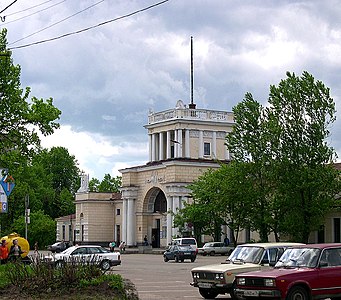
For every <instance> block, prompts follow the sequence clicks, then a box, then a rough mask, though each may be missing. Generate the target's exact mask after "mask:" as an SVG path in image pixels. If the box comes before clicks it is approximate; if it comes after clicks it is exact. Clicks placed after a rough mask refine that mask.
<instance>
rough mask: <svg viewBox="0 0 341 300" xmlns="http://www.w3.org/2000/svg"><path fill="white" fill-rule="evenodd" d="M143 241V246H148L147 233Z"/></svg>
mask: <svg viewBox="0 0 341 300" xmlns="http://www.w3.org/2000/svg"><path fill="white" fill-rule="evenodd" d="M143 243H144V245H145V246H148V238H147V235H145V236H144V239H143Z"/></svg>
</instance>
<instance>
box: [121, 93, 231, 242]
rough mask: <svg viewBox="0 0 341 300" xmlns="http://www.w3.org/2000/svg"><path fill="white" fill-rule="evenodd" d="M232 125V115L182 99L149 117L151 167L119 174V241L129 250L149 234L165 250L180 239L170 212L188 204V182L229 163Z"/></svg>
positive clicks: (136, 168) (135, 168)
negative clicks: (226, 143)
mask: <svg viewBox="0 0 341 300" xmlns="http://www.w3.org/2000/svg"><path fill="white" fill-rule="evenodd" d="M191 107H193V106H191ZM233 124H234V122H233V114H232V113H231V112H226V111H218V110H208V109H196V108H190V107H186V105H184V103H183V102H182V101H181V100H179V101H177V103H176V106H175V108H174V109H169V110H165V111H161V112H155V113H154V112H150V113H149V116H148V124H147V125H145V126H144V127H145V128H146V129H147V130H148V137H149V161H148V163H147V164H145V165H142V166H136V167H132V168H126V169H123V170H120V172H121V173H122V189H121V191H122V201H123V203H122V216H121V217H122V225H121V227H122V228H121V239H122V240H123V241H126V244H127V245H128V246H136V245H140V244H142V243H143V238H144V236H145V235H147V237H148V240H149V241H150V242H151V243H152V245H153V247H163V246H166V245H167V244H169V243H170V242H171V240H172V238H173V237H174V236H177V235H179V231H178V229H177V228H173V216H172V214H170V213H169V212H170V211H172V212H175V213H176V211H177V210H178V209H181V208H182V207H183V203H184V202H188V201H190V199H189V196H190V191H189V190H188V188H187V186H188V184H190V183H192V182H193V181H194V180H195V179H197V178H198V177H199V176H200V175H202V174H203V173H204V172H205V171H206V170H207V169H209V168H218V167H219V164H218V163H217V161H229V160H230V154H229V152H228V150H227V147H226V145H225V137H226V135H227V133H228V132H230V131H231V130H232V126H233ZM188 230H189V231H191V228H188Z"/></svg>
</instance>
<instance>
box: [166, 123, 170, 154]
mask: <svg viewBox="0 0 341 300" xmlns="http://www.w3.org/2000/svg"><path fill="white" fill-rule="evenodd" d="M170 140H171V131H170V130H168V131H167V141H166V144H167V149H166V152H167V153H166V154H167V156H166V158H167V159H168V158H171V141H170Z"/></svg>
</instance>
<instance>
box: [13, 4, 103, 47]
mask: <svg viewBox="0 0 341 300" xmlns="http://www.w3.org/2000/svg"><path fill="white" fill-rule="evenodd" d="M103 1H104V0H101V1H99V2H97V3H95V4H93V5H90V6H88V7H86V8H84V9H83V10H81V11H78V12H76V13H74V14H73V15H71V16H68V17H66V18H65V19H62V20H60V21H58V22H56V23H53V24H51V25H49V26H47V27H45V28H42V29H40V30H38V31H36V32H33V33H31V34H29V35H27V36H24V37H23V38H21V39H19V40H16V41H14V42H12V43H10V44H9V45H13V44H15V43H17V42H20V41H22V40H24V39H27V38H28V37H31V36H32V35H35V34H37V33H39V32H42V31H44V30H46V29H49V28H51V27H53V26H55V25H57V24H59V23H62V22H64V21H66V20H68V19H70V18H72V17H74V16H76V15H78V14H80V13H82V12H84V11H86V10H88V9H90V8H92V7H94V6H96V5H98V4H100V3H101V2H103ZM62 2H63V1H62Z"/></svg>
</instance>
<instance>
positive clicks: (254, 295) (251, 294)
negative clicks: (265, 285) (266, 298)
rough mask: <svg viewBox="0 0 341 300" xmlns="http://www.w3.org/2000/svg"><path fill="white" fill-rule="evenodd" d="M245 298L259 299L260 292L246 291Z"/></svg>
mask: <svg viewBox="0 0 341 300" xmlns="http://www.w3.org/2000/svg"><path fill="white" fill-rule="evenodd" d="M244 296H247V297H258V296H259V291H253V290H246V291H244Z"/></svg>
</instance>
